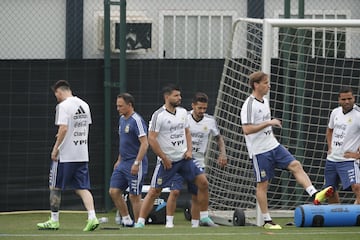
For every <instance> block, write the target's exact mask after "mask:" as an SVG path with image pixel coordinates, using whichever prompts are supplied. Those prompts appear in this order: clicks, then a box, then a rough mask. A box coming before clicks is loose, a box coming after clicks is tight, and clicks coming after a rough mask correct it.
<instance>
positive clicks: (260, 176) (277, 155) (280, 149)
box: [252, 144, 295, 182]
mask: <svg viewBox="0 0 360 240" xmlns="http://www.w3.org/2000/svg"><path fill="white" fill-rule="evenodd" d="M294 160H295V158H294V156H293V155H291V153H290V152H289V151H288V150H287V149H286V148H285V147H284V146H282V145H281V144H280V145H279V146H277V147H276V148H274V149H272V150H270V151H268V152H265V153H260V154H257V155H255V156H254V157H253V159H252V161H253V165H254V172H255V177H256V182H264V181H268V180H270V179H271V178H273V177H274V172H275V168H279V169H287V167H288V166H289V164H290V163H291V162H292V161H294Z"/></svg>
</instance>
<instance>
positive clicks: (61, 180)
mask: <svg viewBox="0 0 360 240" xmlns="http://www.w3.org/2000/svg"><path fill="white" fill-rule="evenodd" d="M49 186H50V187H55V188H58V189H61V190H65V189H90V177H89V167H88V162H65V163H62V162H58V161H56V162H54V161H52V165H51V168H50V174H49Z"/></svg>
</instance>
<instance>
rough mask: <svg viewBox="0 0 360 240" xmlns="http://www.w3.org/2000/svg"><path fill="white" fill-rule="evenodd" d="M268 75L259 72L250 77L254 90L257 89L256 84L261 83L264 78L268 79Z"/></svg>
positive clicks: (250, 83)
mask: <svg viewBox="0 0 360 240" xmlns="http://www.w3.org/2000/svg"><path fill="white" fill-rule="evenodd" d="M267 76H268V75H267V74H266V73H264V72H261V71H258V72H254V73H252V74H250V75H249V85H250V87H251V88H252V89H253V90H254V89H255V83H259V82H261V81H262V80H263V79H264V77H267Z"/></svg>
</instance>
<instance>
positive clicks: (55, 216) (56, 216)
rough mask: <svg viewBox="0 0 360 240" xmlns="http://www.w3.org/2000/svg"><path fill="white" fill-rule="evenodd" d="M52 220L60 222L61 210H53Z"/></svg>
mask: <svg viewBox="0 0 360 240" xmlns="http://www.w3.org/2000/svg"><path fill="white" fill-rule="evenodd" d="M51 220H53V221H55V222H58V221H59V212H51Z"/></svg>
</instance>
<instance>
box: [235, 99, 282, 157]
mask: <svg viewBox="0 0 360 240" xmlns="http://www.w3.org/2000/svg"><path fill="white" fill-rule="evenodd" d="M263 99H264V101H263V102H260V101H259V100H257V99H256V98H255V97H254V96H253V95H250V96H249V97H248V98H247V99H246V100H245V102H244V104H243V106H242V108H241V124H242V125H246V124H252V125H257V124H260V123H262V122H265V121H270V120H271V114H270V106H269V100H268V99H267V98H263ZM245 141H246V146H247V149H248V152H249V156H250V158H252V157H253V155H256V154H260V153H264V152H268V151H270V150H272V149H274V148H276V147H277V146H279V142H278V141H277V139H276V138H275V136H274V134H273V131H272V127H271V126H269V127H266V128H264V129H261V130H260V131H258V132H256V133H252V134H248V135H245Z"/></svg>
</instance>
